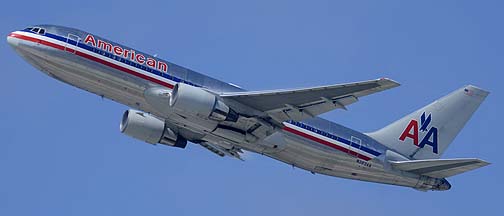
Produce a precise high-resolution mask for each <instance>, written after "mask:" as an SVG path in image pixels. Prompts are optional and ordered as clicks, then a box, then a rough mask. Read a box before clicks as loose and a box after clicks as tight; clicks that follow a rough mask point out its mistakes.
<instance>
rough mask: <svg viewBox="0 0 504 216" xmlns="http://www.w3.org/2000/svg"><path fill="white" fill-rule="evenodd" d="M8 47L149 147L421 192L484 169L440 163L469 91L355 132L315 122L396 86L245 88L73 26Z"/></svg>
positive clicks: (31, 30) (44, 28) (474, 102)
mask: <svg viewBox="0 0 504 216" xmlns="http://www.w3.org/2000/svg"><path fill="white" fill-rule="evenodd" d="M7 42H8V43H9V44H10V45H11V46H12V47H13V49H14V50H15V51H16V52H17V54H19V55H20V56H21V57H22V58H23V59H24V60H26V61H27V62H28V63H30V64H31V65H33V66H34V67H35V68H37V69H38V70H40V71H42V72H44V73H45V74H47V75H49V76H51V77H53V78H55V79H57V80H59V81H61V82H63V83H67V84H70V85H72V86H75V87H77V88H80V89H83V90H86V91H88V92H91V93H94V94H96V95H99V96H101V97H104V98H108V99H111V100H113V101H116V102H119V103H121V104H124V105H126V106H129V107H131V108H132V109H129V110H126V111H125V112H124V114H123V116H122V119H121V121H120V131H121V132H122V133H124V134H126V135H128V136H130V137H133V138H135V139H138V140H141V141H144V142H147V143H150V144H163V145H167V146H172V147H178V148H185V147H186V146H187V143H188V142H190V143H193V144H195V145H199V146H202V147H203V148H206V149H208V150H209V151H210V152H212V153H215V154H216V155H218V156H221V157H224V156H229V157H232V158H237V159H240V160H243V157H242V155H243V153H244V151H249V152H254V153H258V154H261V155H265V156H267V157H271V158H273V159H276V160H279V161H281V162H284V163H286V164H289V165H292V166H293V167H298V168H301V169H304V170H307V171H310V172H311V173H313V174H323V175H329V176H335V177H341V178H346V179H354V180H361V181H367V182H375V183H382V184H389V185H398V186H404V187H410V188H414V189H417V190H420V191H429V190H432V191H445V190H449V189H450V188H451V184H450V183H449V182H448V180H447V179H446V178H448V177H451V176H454V175H457V174H461V173H464V172H467V171H470V170H474V169H477V168H480V167H483V166H486V165H488V164H489V163H488V162H486V161H483V160H480V159H476V158H457V159H441V155H442V154H443V153H444V151H445V150H446V149H447V147H448V145H449V144H450V143H451V142H452V141H453V140H454V139H455V137H456V135H457V134H458V133H459V132H460V130H461V129H462V128H463V127H464V125H465V124H466V122H467V121H468V120H469V119H470V117H471V116H472V115H473V113H474V112H475V111H476V109H477V108H478V107H479V106H480V104H481V103H482V102H483V100H484V99H485V98H486V97H487V95H488V94H489V92H488V91H486V90H483V89H481V88H478V87H476V86H473V85H466V86H463V87H461V88H460V89H457V90H455V91H453V92H452V93H450V94H448V95H446V96H444V97H442V98H440V99H438V100H436V101H434V102H432V103H431V104H428V105H426V106H425V107H422V108H420V109H418V110H417V111H414V112H412V113H411V114H409V115H406V116H405V117H403V118H400V119H399V120H397V121H395V122H393V123H391V124H390V125H388V126H386V127H384V128H382V129H379V130H377V131H374V132H369V133H362V132H358V131H355V130H352V129H350V128H347V127H345V126H342V125H340V124H337V123H334V122H331V121H328V120H326V119H323V118H320V117H317V116H318V115H320V114H323V113H326V112H329V111H332V110H335V109H344V110H346V109H347V107H348V106H349V105H350V104H353V103H355V102H357V101H358V100H359V99H360V98H361V97H364V96H367V95H370V94H373V93H377V92H381V91H384V90H388V89H391V88H394V87H397V86H399V83H397V82H395V81H393V80H391V79H388V78H380V79H375V80H368V81H362V82H351V83H344V84H335V85H325V86H317V87H310V88H292V89H279V90H264V91H247V90H245V89H242V88H241V87H239V86H237V85H234V84H231V83H226V82H223V81H220V80H217V79H214V78H211V77H208V76H205V75H203V74H200V73H198V72H195V71H192V70H190V69H187V68H184V67H181V66H179V65H176V64H173V63H170V62H168V61H165V60H163V59H160V58H157V57H156V56H153V55H149V54H146V53H144V52H141V51H139V50H136V49H133V48H130V47H127V46H124V45H121V44H119V43H115V42H112V41H110V40H107V39H105V38H102V37H100V36H97V35H95V34H91V33H88V32H85V31H81V30H78V29H74V28H68V27H62V26H56V25H35V26H31V27H28V28H25V29H23V30H18V31H14V32H11V33H9V34H8V36H7Z"/></svg>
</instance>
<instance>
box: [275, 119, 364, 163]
mask: <svg viewBox="0 0 504 216" xmlns="http://www.w3.org/2000/svg"><path fill="white" fill-rule="evenodd" d="M282 129H283V130H284V131H287V132H290V133H293V134H296V135H298V136H301V137H304V138H306V139H309V140H312V141H314V142H317V143H320V144H322V145H325V146H329V147H331V148H334V149H337V150H340V151H342V152H345V153H348V154H350V155H352V156H356V157H358V158H360V159H362V160H366V161H368V160H371V158H370V157H368V156H365V155H362V154H359V153H357V152H355V151H352V150H350V149H347V148H345V147H342V146H339V145H336V144H334V143H331V142H328V141H326V140H323V139H320V138H318V137H315V136H312V135H310V134H307V133H304V132H301V131H298V130H296V129H292V128H290V127H283V128H282Z"/></svg>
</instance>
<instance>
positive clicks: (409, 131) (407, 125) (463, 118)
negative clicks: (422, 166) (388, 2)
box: [367, 85, 489, 159]
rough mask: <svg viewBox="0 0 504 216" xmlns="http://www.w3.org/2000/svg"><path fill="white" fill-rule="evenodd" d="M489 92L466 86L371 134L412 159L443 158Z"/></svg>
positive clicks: (370, 134)
mask: <svg viewBox="0 0 504 216" xmlns="http://www.w3.org/2000/svg"><path fill="white" fill-rule="evenodd" d="M488 94H489V92H487V91H485V90H483V89H480V88H478V87H475V86H472V85H468V86H465V87H463V88H460V89H458V90H455V91H453V92H452V93H450V94H448V95H446V96H444V97H442V98H440V99H438V100H436V101H434V102H433V103H431V104H429V105H427V106H425V107H423V108H421V109H419V110H417V111H415V112H413V113H411V114H409V115H407V116H406V117H404V118H402V119H399V120H398V121H396V122H394V123H392V124H390V125H388V126H386V127H384V128H382V129H380V130H378V131H375V132H372V133H368V134H367V135H369V136H370V137H372V138H374V139H375V140H377V141H378V142H380V143H382V144H383V145H385V146H387V147H389V148H391V149H393V150H394V151H396V152H398V153H400V154H402V155H404V156H406V157H408V158H410V159H435V158H440V157H441V155H442V154H443V152H444V151H445V150H446V148H447V147H448V145H450V143H451V142H452V141H453V139H455V137H456V136H457V134H458V133H459V132H460V130H461V129H462V128H463V127H464V125H465V124H466V122H467V121H468V120H469V119H470V118H471V116H472V114H473V113H474V111H476V109H478V107H479V106H480V104H481V102H483V100H484V99H485V98H486V96H487V95H488Z"/></svg>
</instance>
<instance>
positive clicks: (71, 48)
mask: <svg viewBox="0 0 504 216" xmlns="http://www.w3.org/2000/svg"><path fill="white" fill-rule="evenodd" d="M79 42H80V38H79V36H77V35H74V34H68V37H67V40H66V43H65V51H68V52H71V53H75V52H76V49H75V47H76V46H77V45H78V44H79Z"/></svg>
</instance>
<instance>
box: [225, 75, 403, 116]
mask: <svg viewBox="0 0 504 216" xmlns="http://www.w3.org/2000/svg"><path fill="white" fill-rule="evenodd" d="M397 86H399V83H397V82H395V81H393V80H390V79H387V78H382V79H377V80H370V81H363V82H355V83H347V84H338V85H329V86H319V87H312V88H301V89H291V90H271V91H249V92H232V93H224V94H222V95H221V97H223V98H227V99H232V100H235V101H237V102H240V103H242V104H244V105H247V106H250V107H252V108H254V109H256V110H259V111H262V112H265V113H266V114H268V115H269V116H270V117H271V118H273V119H274V120H276V121H277V122H278V123H281V122H284V121H287V120H294V121H299V120H302V119H306V118H313V117H315V116H317V115H320V114H322V113H325V112H328V111H331V110H333V109H337V108H342V109H346V107H345V106H347V105H349V104H352V103H355V102H356V101H357V100H358V98H360V97H363V96H366V95H369V94H373V93H377V92H380V91H383V90H386V89H390V88H394V87H397Z"/></svg>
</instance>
